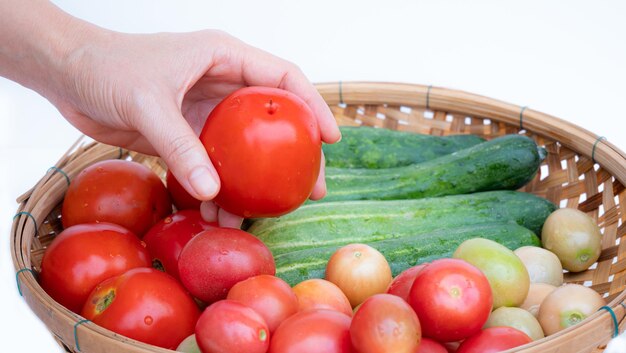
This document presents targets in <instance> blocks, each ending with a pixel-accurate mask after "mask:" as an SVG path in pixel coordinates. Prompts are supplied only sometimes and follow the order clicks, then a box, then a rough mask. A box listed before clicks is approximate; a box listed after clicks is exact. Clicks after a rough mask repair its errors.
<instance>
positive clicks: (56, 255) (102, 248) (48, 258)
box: [39, 223, 150, 313]
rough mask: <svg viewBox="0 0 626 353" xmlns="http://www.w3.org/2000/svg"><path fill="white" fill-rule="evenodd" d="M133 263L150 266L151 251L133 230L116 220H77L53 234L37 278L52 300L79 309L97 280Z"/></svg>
mask: <svg viewBox="0 0 626 353" xmlns="http://www.w3.org/2000/svg"><path fill="white" fill-rule="evenodd" d="M135 267H150V255H149V254H148V251H147V250H146V249H145V246H144V245H143V244H142V243H141V241H140V240H139V238H137V236H136V235H135V234H133V233H131V232H130V231H129V230H127V229H126V228H123V227H121V226H118V225H116V224H110V223H91V224H80V225H76V226H72V227H69V228H67V229H65V230H64V231H63V232H61V233H60V234H59V235H57V236H56V238H54V240H53V241H52V243H51V244H50V246H48V249H47V250H46V252H45V253H44V255H43V259H42V261H41V273H40V277H39V278H40V283H41V287H42V288H43V289H44V290H45V291H46V292H47V293H48V294H49V295H50V296H51V297H52V298H53V299H54V300H56V301H57V302H59V303H60V304H61V305H63V306H65V307H66V308H68V309H69V310H71V311H73V312H75V313H80V310H81V309H82V307H83V304H84V303H85V300H87V297H88V296H89V293H91V291H92V290H93V289H94V288H95V287H96V286H97V285H98V283H100V282H102V281H104V280H105V279H108V278H110V277H114V276H117V275H120V274H122V273H124V272H126V271H127V270H130V269H131V268H135Z"/></svg>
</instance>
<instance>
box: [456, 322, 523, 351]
mask: <svg viewBox="0 0 626 353" xmlns="http://www.w3.org/2000/svg"><path fill="white" fill-rule="evenodd" d="M532 341H533V340H532V339H531V338H530V337H528V335H527V334H525V333H524V332H522V331H520V330H518V329H514V328H512V327H490V328H486V329H484V330H481V331H480V332H478V333H476V334H474V335H473V336H471V337H469V338H467V339H466V340H464V341H463V342H462V343H461V345H460V346H459V348H458V349H457V351H456V352H457V353H496V352H502V351H506V350H508V349H511V348H515V347H519V346H521V345H524V344H526V343H530V342H532Z"/></svg>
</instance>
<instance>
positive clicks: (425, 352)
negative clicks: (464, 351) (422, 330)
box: [414, 337, 448, 353]
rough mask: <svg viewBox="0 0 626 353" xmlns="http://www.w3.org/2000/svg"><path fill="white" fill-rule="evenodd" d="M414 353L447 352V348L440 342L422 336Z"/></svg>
mask: <svg viewBox="0 0 626 353" xmlns="http://www.w3.org/2000/svg"><path fill="white" fill-rule="evenodd" d="M414 353H448V350H447V349H446V347H444V346H443V345H442V344H441V343H439V342H437V341H435V340H433V339H430V338H427V337H422V341H421V342H420V345H419V346H418V347H417V350H416V351H415V352H414Z"/></svg>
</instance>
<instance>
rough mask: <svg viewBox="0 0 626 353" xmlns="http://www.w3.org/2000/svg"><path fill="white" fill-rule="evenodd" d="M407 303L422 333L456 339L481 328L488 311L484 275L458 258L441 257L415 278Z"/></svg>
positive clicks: (437, 337)
mask: <svg viewBox="0 0 626 353" xmlns="http://www.w3.org/2000/svg"><path fill="white" fill-rule="evenodd" d="M409 304H411V306H412V307H413V310H415V313H417V316H418V317H419V319H420V323H421V324H422V333H423V334H424V336H427V337H430V338H434V339H436V340H437V341H441V342H449V341H458V340H461V339H464V338H466V337H469V336H471V335H473V334H475V333H477V332H478V331H480V328H481V327H483V325H484V324H485V322H487V319H488V317H489V313H490V312H491V304H492V295H491V287H490V286H489V281H488V280H487V277H486V276H485V275H484V274H483V273H482V272H481V271H480V270H479V269H478V268H476V267H474V266H473V265H471V264H469V263H468V262H465V261H463V260H458V259H440V260H435V261H433V262H432V263H431V264H430V265H428V266H426V267H425V268H424V269H423V270H422V271H421V272H420V273H419V274H418V276H417V277H416V278H415V281H414V282H413V286H412V287H411V291H410V292H409Z"/></svg>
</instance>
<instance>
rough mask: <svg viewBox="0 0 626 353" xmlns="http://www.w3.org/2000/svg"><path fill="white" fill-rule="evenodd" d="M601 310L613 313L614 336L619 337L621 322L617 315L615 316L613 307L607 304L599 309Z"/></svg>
mask: <svg viewBox="0 0 626 353" xmlns="http://www.w3.org/2000/svg"><path fill="white" fill-rule="evenodd" d="M600 310H606V311H608V312H609V314H611V317H612V318H613V338H615V337H617V335H619V324H618V323H617V316H615V312H614V311H613V309H611V307H609V306H606V305H605V306H603V307H601V308H600V309H598V311H600Z"/></svg>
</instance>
